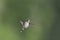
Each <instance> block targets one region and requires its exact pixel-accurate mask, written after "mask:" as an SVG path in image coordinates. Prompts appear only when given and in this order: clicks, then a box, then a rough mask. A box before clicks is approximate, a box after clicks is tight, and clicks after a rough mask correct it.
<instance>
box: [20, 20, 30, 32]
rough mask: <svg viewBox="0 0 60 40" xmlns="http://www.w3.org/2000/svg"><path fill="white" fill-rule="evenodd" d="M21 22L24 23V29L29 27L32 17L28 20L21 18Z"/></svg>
mask: <svg viewBox="0 0 60 40" xmlns="http://www.w3.org/2000/svg"><path fill="white" fill-rule="evenodd" d="M20 24H21V25H22V31H23V30H24V29H27V28H28V27H29V26H30V19H28V20H26V21H22V20H21V21H20ZM22 31H20V32H22Z"/></svg>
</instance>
